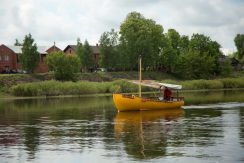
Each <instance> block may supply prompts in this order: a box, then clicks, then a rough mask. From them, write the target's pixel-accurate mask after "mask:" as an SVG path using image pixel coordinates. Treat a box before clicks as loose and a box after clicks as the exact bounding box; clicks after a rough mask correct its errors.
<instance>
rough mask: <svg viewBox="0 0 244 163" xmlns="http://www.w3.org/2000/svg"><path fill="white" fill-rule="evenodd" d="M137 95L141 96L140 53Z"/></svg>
mask: <svg viewBox="0 0 244 163" xmlns="http://www.w3.org/2000/svg"><path fill="white" fill-rule="evenodd" d="M139 97H141V55H140V56H139Z"/></svg>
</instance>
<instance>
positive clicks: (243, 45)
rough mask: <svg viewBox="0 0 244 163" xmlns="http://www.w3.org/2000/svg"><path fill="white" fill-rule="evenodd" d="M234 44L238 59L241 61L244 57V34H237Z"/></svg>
mask: <svg viewBox="0 0 244 163" xmlns="http://www.w3.org/2000/svg"><path fill="white" fill-rule="evenodd" d="M234 42H235V45H236V48H237V53H238V58H239V59H241V58H242V57H243V56H244V34H237V35H236V37H235V39H234Z"/></svg>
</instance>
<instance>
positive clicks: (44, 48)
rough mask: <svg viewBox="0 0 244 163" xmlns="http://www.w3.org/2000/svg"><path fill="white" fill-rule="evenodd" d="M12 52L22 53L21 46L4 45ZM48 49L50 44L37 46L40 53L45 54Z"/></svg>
mask: <svg viewBox="0 0 244 163" xmlns="http://www.w3.org/2000/svg"><path fill="white" fill-rule="evenodd" d="M6 47H8V48H9V49H11V50H12V51H13V52H15V53H17V54H20V53H22V46H14V45H6ZM48 49H50V46H37V51H38V52H39V53H40V54H47V50H48Z"/></svg>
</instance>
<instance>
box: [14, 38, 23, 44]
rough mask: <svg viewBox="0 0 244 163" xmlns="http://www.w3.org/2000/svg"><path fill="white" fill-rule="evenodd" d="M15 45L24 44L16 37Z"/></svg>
mask: <svg viewBox="0 0 244 163" xmlns="http://www.w3.org/2000/svg"><path fill="white" fill-rule="evenodd" d="M14 45H15V46H22V45H23V44H22V43H20V42H19V40H18V39H15V43H14Z"/></svg>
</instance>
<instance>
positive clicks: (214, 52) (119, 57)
mask: <svg viewBox="0 0 244 163" xmlns="http://www.w3.org/2000/svg"><path fill="white" fill-rule="evenodd" d="M234 42H235V45H236V47H237V52H235V53H234V54H233V55H234V57H236V58H237V59H239V60H244V59H243V58H244V57H243V55H244V34H237V35H236V37H235V38H234ZM99 43H100V63H99V64H100V67H105V68H107V69H109V70H115V71H131V70H138V57H139V55H140V56H141V57H142V60H143V70H144V71H163V72H166V73H171V74H173V75H175V76H177V77H179V78H183V79H209V78H213V77H215V76H218V75H225V76H227V75H229V74H230V73H231V72H232V66H231V63H230V59H228V58H227V59H224V60H223V61H220V58H221V57H224V55H223V54H222V52H221V51H220V48H221V46H220V44H219V43H218V42H216V41H214V40H212V39H211V38H210V37H208V36H205V35H203V34H198V33H195V34H193V35H192V36H191V37H189V36H186V35H180V34H179V32H177V31H176V30H175V29H169V30H168V31H167V32H164V28H163V26H162V25H160V24H157V23H156V22H155V21H154V20H152V19H147V18H145V17H144V16H143V15H142V14H140V13H138V12H131V13H129V14H128V15H127V16H126V18H125V20H124V21H123V22H122V24H121V26H120V29H119V31H118V32H117V31H115V30H114V29H111V30H110V31H107V32H104V33H103V34H102V35H101V37H100V40H99ZM16 44H19V45H23V47H22V55H21V58H20V61H21V63H22V65H23V69H25V70H27V72H29V73H32V72H33V71H34V68H35V66H36V65H37V60H38V57H36V56H38V52H37V47H36V44H34V39H33V38H32V37H31V35H30V34H29V35H27V36H26V37H25V39H24V41H23V44H20V43H19V42H18V40H16ZM30 47H31V48H30ZM76 54H77V55H76V56H67V55H64V53H63V52H56V53H55V54H54V55H48V56H47V58H46V63H47V64H48V66H49V69H50V70H53V71H54V72H55V76H56V78H57V79H59V80H74V74H75V73H77V72H79V71H83V72H86V71H87V70H88V69H93V68H95V67H96V65H95V60H94V57H93V55H92V49H91V47H90V45H89V43H88V41H87V40H86V41H85V42H84V43H83V44H82V43H81V42H80V39H79V38H78V39H77V46H76ZM68 65H69V66H68ZM70 74H72V75H70ZM72 76H73V77H72Z"/></svg>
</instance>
